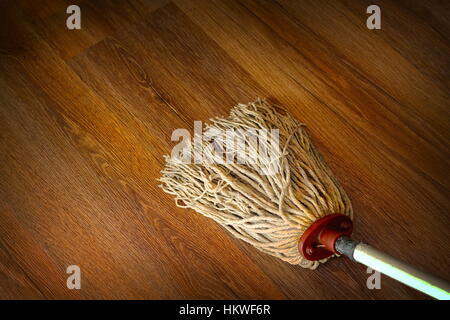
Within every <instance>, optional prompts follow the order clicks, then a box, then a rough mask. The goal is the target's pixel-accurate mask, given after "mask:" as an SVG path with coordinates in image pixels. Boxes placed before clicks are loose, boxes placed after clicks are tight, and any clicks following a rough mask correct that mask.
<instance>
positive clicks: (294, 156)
mask: <svg viewBox="0 0 450 320" xmlns="http://www.w3.org/2000/svg"><path fill="white" fill-rule="evenodd" d="M174 149H175V148H174ZM177 150H178V153H174V152H173V153H172V154H171V155H170V156H169V155H166V156H165V167H164V169H163V170H162V171H161V178H160V179H159V181H160V182H161V183H162V184H161V187H162V189H163V190H164V191H165V192H167V193H169V194H171V195H173V196H174V197H175V201H176V205H177V206H179V207H182V208H190V209H193V210H195V211H197V212H198V213H200V214H202V215H204V216H206V217H208V218H211V219H212V220H214V221H215V222H217V223H219V224H220V225H221V226H222V227H223V228H225V229H226V230H227V231H228V232H230V233H231V234H232V235H233V236H235V237H236V238H238V239H241V240H243V241H245V242H247V243H249V244H251V245H252V246H254V247H255V248H257V249H259V250H260V251H262V252H265V253H267V254H269V255H272V256H274V257H277V258H279V259H281V260H283V261H286V262H288V263H290V264H294V265H300V266H301V267H303V268H309V269H316V268H317V267H318V266H319V265H320V264H321V263H324V262H326V261H327V260H328V259H329V258H331V257H333V256H340V255H345V256H347V257H349V258H350V259H351V260H353V261H356V262H359V263H362V264H364V265H366V266H368V267H370V268H372V269H374V270H377V271H379V272H382V273H384V274H386V275H388V276H390V277H392V278H394V279H396V280H399V281H400V282H402V283H404V284H406V285H409V286H411V287H413V288H415V289H417V290H420V291H422V292H424V293H426V294H428V295H430V296H433V297H435V298H438V299H449V298H450V293H449V291H450V285H449V284H448V282H446V281H444V280H442V279H439V278H437V277H434V276H432V275H429V274H427V273H424V272H422V271H420V270H418V269H416V268H413V267H411V266H409V265H407V264H405V263H403V262H401V261H399V260H397V259H395V258H393V257H391V256H388V255H386V254H384V253H382V252H380V251H378V250H376V249H375V248H373V247H371V246H369V245H367V244H365V243H362V242H359V241H356V240H353V239H351V238H350V236H351V233H352V230H353V223H352V220H353V210H352V205H351V202H350V200H349V198H348V196H347V194H346V193H345V191H344V189H343V188H342V187H341V186H340V184H339V182H338V181H337V179H336V178H335V177H334V175H333V173H332V171H331V170H330V168H329V167H328V166H327V164H326V163H325V162H324V160H323V158H322V156H321V155H320V153H319V152H318V150H317V149H316V148H315V147H314V145H313V144H312V142H311V140H310V138H309V136H308V134H307V132H306V128H305V125H304V124H303V123H300V122H299V121H298V120H296V119H295V118H294V117H293V116H292V115H291V114H290V113H288V112H287V111H285V110H284V109H283V108H281V107H279V106H275V105H273V104H270V103H268V102H267V101H265V100H263V99H257V100H256V101H254V102H252V103H248V104H238V105H237V106H235V107H234V108H232V109H231V111H230V115H229V116H228V117H217V118H214V119H211V123H210V124H209V125H207V126H206V127H205V128H204V130H202V131H201V132H196V133H195V136H194V139H192V141H191V139H188V141H184V145H183V148H181V149H180V148H178V149H177Z"/></svg>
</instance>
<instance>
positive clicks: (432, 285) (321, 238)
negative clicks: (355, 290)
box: [299, 214, 450, 300]
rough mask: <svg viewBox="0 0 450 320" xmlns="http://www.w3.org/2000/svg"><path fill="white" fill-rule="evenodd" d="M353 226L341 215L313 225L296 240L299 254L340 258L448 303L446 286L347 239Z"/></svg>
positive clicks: (310, 257)
mask: <svg viewBox="0 0 450 320" xmlns="http://www.w3.org/2000/svg"><path fill="white" fill-rule="evenodd" d="M352 231H353V223H352V221H351V220H350V218H349V217H347V216H345V215H343V214H332V215H328V216H325V217H323V218H321V219H319V220H317V221H315V222H314V223H313V224H312V225H311V226H310V227H309V228H308V229H306V231H305V232H304V233H303V235H302V236H301V238H300V240H299V251H300V253H301V254H302V255H303V256H304V257H305V258H306V259H308V260H311V261H316V260H322V259H325V258H327V257H330V256H331V255H333V254H335V253H337V254H343V255H345V256H347V257H349V258H350V259H351V260H353V261H356V262H359V263H362V264H364V265H366V266H368V267H370V268H372V269H374V270H376V271H379V272H381V273H383V274H385V275H387V276H389V277H391V278H393V279H396V280H398V281H400V282H402V283H404V284H406V285H408V286H410V287H412V288H414V289H417V290H419V291H421V292H423V293H425V294H428V295H430V296H432V297H434V298H436V299H441V300H450V284H449V283H448V282H447V281H445V280H443V279H439V278H437V277H435V276H433V275H430V274H428V273H425V272H423V271H420V270H418V269H416V268H414V267H412V266H410V265H408V264H406V263H404V262H402V261H400V260H398V259H396V258H393V257H391V256H389V255H387V254H385V253H383V252H381V251H379V250H377V249H375V248H373V247H371V246H369V245H368V244H365V243H361V242H359V241H355V240H353V239H351V238H350V235H351V233H352Z"/></svg>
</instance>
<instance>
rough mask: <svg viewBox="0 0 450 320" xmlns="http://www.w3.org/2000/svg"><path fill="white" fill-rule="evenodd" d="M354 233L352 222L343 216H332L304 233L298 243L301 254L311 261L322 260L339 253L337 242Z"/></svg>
mask: <svg viewBox="0 0 450 320" xmlns="http://www.w3.org/2000/svg"><path fill="white" fill-rule="evenodd" d="M352 231H353V223H352V220H350V218H349V217H348V216H346V215H343V214H330V215H328V216H325V217H323V218H320V219H319V220H316V221H315V222H314V223H313V224H312V225H311V226H309V228H308V229H306V231H305V232H304V233H303V235H302V236H301V237H300V240H299V242H298V248H299V251H300V253H301V254H302V256H303V257H305V259H307V260H310V261H316V260H322V259H325V258H328V257H330V256H332V255H333V254H335V253H337V251H336V248H335V243H336V240H337V239H338V238H339V237H342V236H350V235H351V234H352Z"/></svg>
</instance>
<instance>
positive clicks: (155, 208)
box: [0, 0, 450, 299]
mask: <svg viewBox="0 0 450 320" xmlns="http://www.w3.org/2000/svg"><path fill="white" fill-rule="evenodd" d="M374 2H375V3H376V4H378V5H379V6H380V7H381V10H382V29H381V30H369V29H367V27H366V19H367V17H368V15H367V14H366V8H367V7H368V6H369V5H370V4H373V3H374ZM73 3H78V4H79V6H80V7H81V18H82V20H81V21H82V22H81V23H82V25H81V27H82V28H81V30H68V29H67V28H66V26H65V23H66V18H67V17H68V15H67V14H66V8H67V6H68V5H69V4H73ZM0 6H1V8H0V12H1V17H0V23H1V28H0V133H1V135H0V139H1V141H0V148H1V149H0V298H4V299H10V298H31V299H35V298H37V299H42V298H45V299H55V298H58V299H61V298H63V299H66V298H68V299H80V298H82V299H93V298H101V299H103V298H136V299H142V298H145V299H161V298H162V299H165V298H167V299H174V298H176V299H180V298H188V299H198V298H218V299H221V298H225V299H228V298H233V299H240V298H243V299H286V298H287V299H424V298H426V297H425V295H422V294H420V293H417V292H415V291H414V290H412V289H409V288H407V287H405V286H404V285H401V284H399V283H397V282H395V281H394V280H391V279H389V278H387V277H382V281H381V289H380V290H369V289H368V288H367V287H366V280H367V277H368V276H369V275H368V274H366V268H364V267H363V266H361V265H357V264H354V263H352V262H350V261H349V260H348V259H345V258H340V259H333V260H332V261H330V262H329V263H327V264H325V265H323V266H321V267H320V268H319V269H318V270H316V271H310V270H304V269H302V268H300V267H298V266H292V265H289V264H287V263H284V262H282V261H280V260H277V259H276V258H273V257H271V256H268V255H265V254H262V253H260V252H259V251H257V250H255V249H254V248H252V247H251V246H249V245H247V244H245V243H243V242H241V241H238V240H236V239H234V238H233V237H231V236H230V235H228V234H227V233H226V232H225V231H224V230H223V229H221V228H220V227H219V226H217V225H216V224H214V223H213V222H212V221H210V220H208V219H206V218H204V217H203V216H201V215H198V214H195V213H194V212H193V211H190V210H185V209H180V208H177V207H176V206H175V204H174V201H173V199H172V198H171V197H170V196H169V195H166V194H165V193H163V192H162V190H161V189H160V188H159V187H158V182H157V181H156V179H157V178H158V177H159V171H160V170H161V168H162V166H163V157H162V156H163V154H168V153H170V150H171V148H172V147H173V146H174V143H173V142H171V141H170V137H171V134H172V131H173V130H174V129H176V128H189V129H192V128H193V121H194V120H202V121H207V120H208V119H209V118H211V117H213V116H216V115H226V114H227V112H228V110H229V108H230V107H231V106H233V105H235V104H236V103H238V102H248V101H252V100H254V99H255V98H256V97H257V96H262V97H267V98H269V99H270V100H271V101H273V102H276V103H278V104H280V105H283V106H284V107H286V108H287V109H288V110H290V111H291V112H292V113H293V114H294V115H295V116H296V117H297V118H298V119H299V120H301V121H303V122H304V123H306V124H307V125H308V127H309V132H310V134H311V135H312V137H313V139H314V141H315V143H316V145H317V146H318V147H319V149H320V150H321V151H322V153H323V155H324V157H325V158H326V160H327V161H328V162H329V164H330V166H331V167H332V168H333V170H334V172H335V174H336V176H337V177H338V179H339V180H340V181H341V183H342V185H343V186H344V188H345V189H346V190H347V193H348V194H349V196H350V198H351V200H352V202H353V206H354V210H355V216H356V221H355V224H356V225H355V227H356V233H355V237H356V238H359V239H363V240H365V241H366V242H368V243H370V244H373V245H375V246H376V247H378V248H379V249H382V250H384V251H386V252H388V253H390V254H392V255H394V256H397V257H399V258H401V259H403V260H405V261H407V262H409V263H411V264H414V265H416V266H418V267H420V268H423V269H424V270H427V271H429V272H431V273H434V274H436V275H438V276H440V277H443V278H446V279H450V238H449V224H450V200H449V198H450V197H449V196H450V191H449V190H450V179H449V172H450V171H449V168H450V160H449V155H450V148H449V137H450V112H449V107H450V104H449V75H450V45H449V37H450V23H449V21H450V19H449V18H450V17H449V13H450V8H449V5H448V2H447V1H420V0H417V1H412V0H401V1H387V0H386V1H382V0H380V1H378V0H377V1H372V0H370V1H366V0H354V1H353V0H347V1H325V0H324V1H317V0H310V1H303V0H302V1H298V0H277V1H265V0H251V1H250V0H249V1H247V0H245V1H234V0H231V1H228V0H227V1H209V0H204V1H195V0H176V1H166V0H156V1H151V0H149V1H146V0H139V1H134V0H133V1H131V0H129V1H114V0H96V1H78V2H77V1H73V0H70V1H69V0H60V1H54V0H39V1H37V0H33V1H32V0H29V1H12V0H11V1H9V0H8V1H1V5H0ZM69 265H78V266H80V268H81V286H82V287H81V290H69V289H68V288H67V287H66V279H67V277H68V276H69V275H68V274H66V268H67V266H69Z"/></svg>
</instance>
